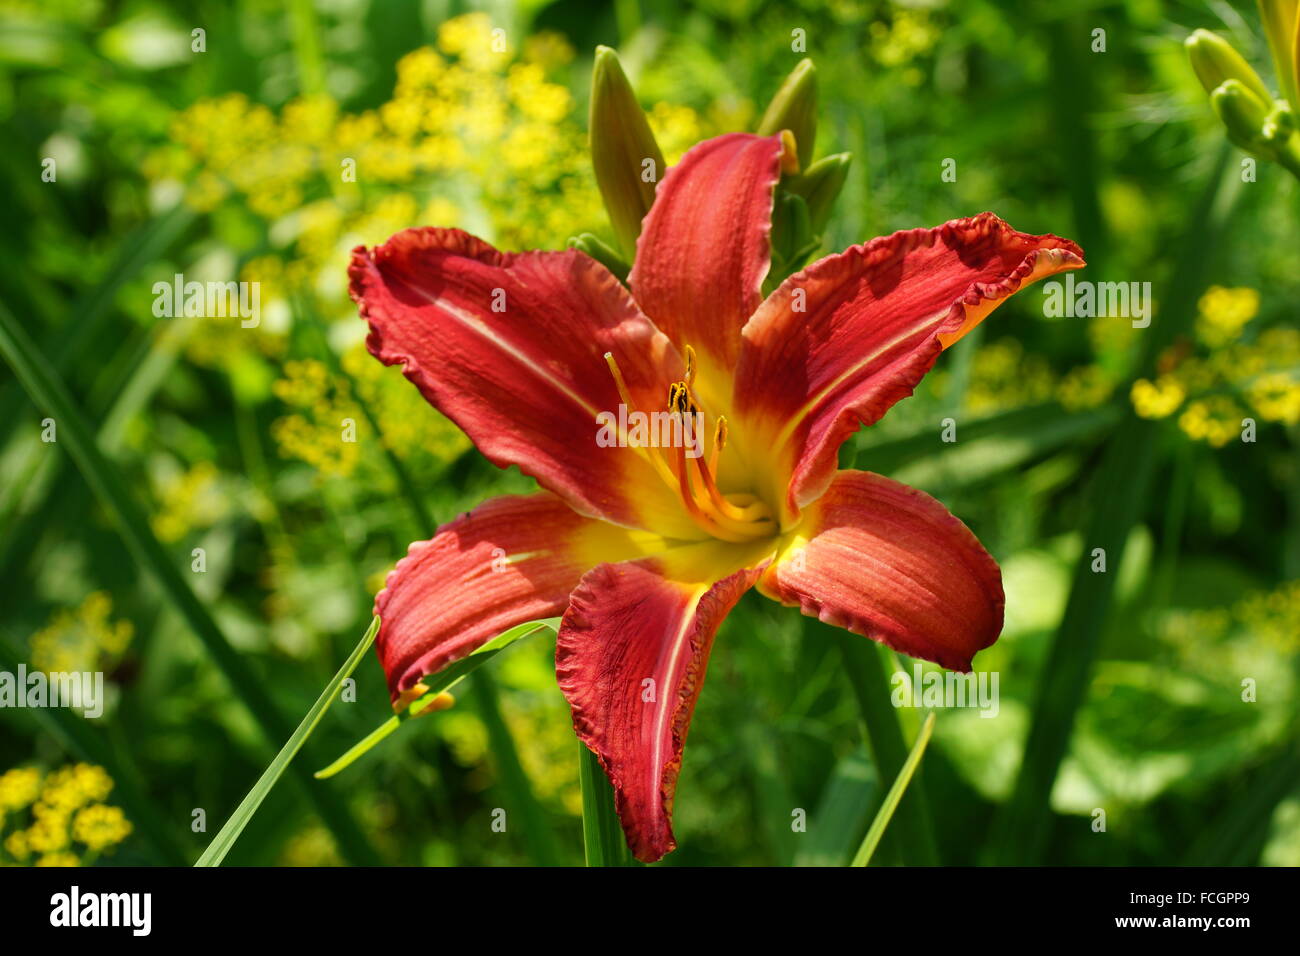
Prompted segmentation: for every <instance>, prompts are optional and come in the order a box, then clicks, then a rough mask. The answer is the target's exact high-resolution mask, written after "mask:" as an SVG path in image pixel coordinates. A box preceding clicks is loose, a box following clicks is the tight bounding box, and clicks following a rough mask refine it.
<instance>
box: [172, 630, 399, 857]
mask: <svg viewBox="0 0 1300 956" xmlns="http://www.w3.org/2000/svg"><path fill="white" fill-rule="evenodd" d="M378 633H379V618H375V619H374V620H373V621H371V622H370V627H369V628H368V629H367V630H366V633H365V635H364V636H362V638H361V640H360V642H358V644H357V646H356V647H355V648H353V650H352V653H351V654H349V655H348V659H347V660H346V661H344V662H343V666H342V667H340V668H339V669H338V673H336V674H335V675H334V678H333V679H332V680H331V681H330V682H329V683H328V684H326V685H325V689H324V690H323V691H321V693H320V696H319V697H317V698H316V703H314V704H312V705H311V710H309V711H307V716H306V717H304V718H303V719H302V723H300V724H299V725H298V729H297V730H295V731H294V732H293V734H292V736H290V737H289V739H288V740H287V741H286V742H285V745H284V746H283V747H281V748H280V752H279V753H278V754H276V755H275V759H274V760H272V761H271V763H270V765H269V766H268V767H267V768H266V770H264V771H263V772H262V776H261V777H259V778H258V780H257V783H255V784H253V789H252V790H250V791H248V796H246V797H244V799H243V800H242V801H240V804H239V806H237V807H236V808H235V812H234V813H232V814H231V815H230V819H229V820H227V821H226V823H225V825H224V826H223V827H222V828H221V830H220V831H219V832H218V833H217V835H216V836H215V837H213V838H212V842H211V843H209V844H208V848H207V849H206V850H204V851H203V855H202V856H200V857H199V859H198V862H196V863H195V864H194V865H195V866H220V865H221V861H222V860H224V859H225V858H226V854H227V853H228V852H230V848H231V847H232V846H234V845H235V841H236V840H238V839H239V834H241V833H243V832H244V827H246V826H248V821H250V820H251V819H253V814H255V813H256V812H257V808H258V807H260V806H261V805H262V801H263V800H265V799H266V797H267V794H269V793H270V792H271V790H272V789H273V788H274V787H275V785H276V784H277V783H279V782H280V778H281V777H282V776H284V772H285V770H286V769H288V767H289V764H290V763H291V762H292V761H293V758H294V757H296V756H297V755H298V751H299V750H301V749H302V745H303V744H304V743H306V741H307V738H308V737H310V736H311V734H312V731H314V730H315V729H316V725H317V724H319V723H320V720H321V718H322V717H324V716H325V711H327V710H329V708H330V704H332V703H334V701H335V699H336V698H337V697H338V695H339V688H341V687H342V686H343V681H345V680H346V679H347V678H348V677H349V676H351V674H352V672H353V671H354V670H356V667H357V664H359V663H360V662H361V658H362V657H363V656H364V655H365V653H366V652H367V651H368V650H370V645H371V644H373V643H374V642H375V635H376V634H378Z"/></svg>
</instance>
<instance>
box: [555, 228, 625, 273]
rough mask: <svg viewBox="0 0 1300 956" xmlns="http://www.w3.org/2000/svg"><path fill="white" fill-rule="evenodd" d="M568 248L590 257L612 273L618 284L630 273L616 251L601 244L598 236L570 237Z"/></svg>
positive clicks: (580, 234)
mask: <svg viewBox="0 0 1300 956" xmlns="http://www.w3.org/2000/svg"><path fill="white" fill-rule="evenodd" d="M569 248H570V249H577V250H578V251H579V252H584V253H586V254H587V255H589V256H591V258H593V259H595V260H596V261H597V262H599V263H600V264H601V265H603V266H604V267H605V268H606V269H608V270H609V271H610V272H612V273H614V275H616V276H617V277H618V281H619V282H625V281H627V274H628V273H629V272H631V271H632V270H631V267H630V266H629V265H628V264H627V263H626V262H625V261H624V260H623V257H622V256H620V255H619V254H618V252H617V251H615V250H614V249H611V248H610V247H609V246H608V245H606V244H605V243H604V242H602V241H601V239H600V237H599V236H595V235H593V234H592V233H590V232H583V233H579V234H578V235H576V236H573V237H571V238H570V239H569Z"/></svg>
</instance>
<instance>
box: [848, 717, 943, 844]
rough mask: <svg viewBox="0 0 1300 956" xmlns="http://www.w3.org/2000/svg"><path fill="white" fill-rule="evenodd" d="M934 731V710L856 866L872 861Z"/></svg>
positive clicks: (886, 801)
mask: <svg viewBox="0 0 1300 956" xmlns="http://www.w3.org/2000/svg"><path fill="white" fill-rule="evenodd" d="M933 731H934V711H930V716H929V717H927V718H925V723H924V724H922V725H921V732H920V733H919V734H917V735H916V743H914V744H912V752H911V753H910V754H908V755H907V761H906V762H905V763H904V764H903V767H902V769H901V770H899V771H898V776H897V777H895V778H894V785H893V786H892V787H890V788H889V793H887V794H885V802H884V803H882V804H881V805H880V809H879V810H877V811H876V818H875V819H874V820H872V821H871V826H870V827H869V828H868V829H867V835H866V836H865V837H863V838H862V845H861V846H860V847H858V852H857V853H856V854H855V855H854V857H853V865H854V866H866V865H867V864H868V863H870V862H871V857H872V854H874V853H875V852H876V847H877V846H879V844H880V838H881V837H882V836H884V835H885V828H886V827H887V826H889V821H890V820H892V819H893V818H894V811H895V810H897V809H898V804H899V802H900V801H901V800H902V799H903V793H904V792H905V791H906V790H907V785H908V784H909V783H911V781H912V774H914V773H916V768H917V766H918V765H919V764H920V763H921V757H923V756H924V755H925V747H926V744H928V743H929V742H930V734H931V733H932V732H933Z"/></svg>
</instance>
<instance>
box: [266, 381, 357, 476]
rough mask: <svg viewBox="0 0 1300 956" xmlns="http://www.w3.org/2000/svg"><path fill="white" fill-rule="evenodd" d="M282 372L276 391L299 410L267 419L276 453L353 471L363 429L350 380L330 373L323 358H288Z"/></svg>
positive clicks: (329, 470) (335, 471)
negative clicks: (278, 417) (269, 421)
mask: <svg viewBox="0 0 1300 956" xmlns="http://www.w3.org/2000/svg"><path fill="white" fill-rule="evenodd" d="M284 374H285V377H284V378H282V379H280V380H278V381H277V382H276V383H275V386H274V391H275V394H276V396H277V397H278V398H279V399H280V400H281V401H282V402H284V403H285V404H286V405H290V406H292V407H294V408H296V409H298V410H299V411H298V412H297V413H295V414H292V415H288V416H286V417H284V418H280V419H277V420H276V421H275V422H273V423H272V424H271V437H272V438H274V439H275V442H276V444H277V445H279V447H280V454H282V455H284V456H285V457H286V458H297V459H300V460H302V461H305V462H307V464H309V465H311V466H313V467H314V468H316V469H318V470H319V471H321V472H324V473H325V474H328V475H341V476H343V475H350V474H352V472H353V470H354V469H355V468H356V465H357V460H358V457H359V447H360V442H361V441H362V439H363V436H364V434H365V433H364V432H363V428H362V426H363V424H364V423H363V421H362V418H363V416H362V415H361V411H360V409H359V408H357V406H356V404H355V403H354V402H353V401H352V397H351V389H350V388H349V387H348V383H347V382H346V381H344V380H342V379H338V378H336V377H334V376H332V375H330V372H329V369H328V368H327V367H326V365H325V363H324V362H320V361H317V360H316V359H298V360H295V361H290V362H286V363H285V366H284ZM345 439H351V440H350V441H349V440H345Z"/></svg>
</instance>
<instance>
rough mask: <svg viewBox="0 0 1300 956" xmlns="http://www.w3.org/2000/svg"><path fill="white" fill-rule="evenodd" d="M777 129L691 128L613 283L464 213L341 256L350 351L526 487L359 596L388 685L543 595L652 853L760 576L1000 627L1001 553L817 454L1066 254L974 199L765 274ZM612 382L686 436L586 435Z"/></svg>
mask: <svg viewBox="0 0 1300 956" xmlns="http://www.w3.org/2000/svg"><path fill="white" fill-rule="evenodd" d="M792 145H793V144H792V142H791V138H790V137H788V136H786V137H785V138H784V139H783V137H782V135H780V134H777V135H773V136H759V135H751V134H743V133H732V134H728V135H725V136H720V137H718V138H716V139H711V140H707V141H705V142H702V143H700V144H698V145H696V146H695V147H694V148H693V149H691V150H690V152H688V153H687V154H686V156H685V157H683V159H682V161H681V163H680V164H679V165H677V166H676V167H673V168H672V169H670V170H669V171H668V173H667V174H666V176H665V177H664V179H663V181H662V183H661V184H660V187H659V189H658V191H657V194H656V196H655V199H654V202H653V205H652V207H651V209H650V212H649V213H648V214H647V215H646V217H645V220H644V223H643V228H642V232H641V235H640V238H639V239H638V240H637V243H636V257H635V263H634V266H633V268H632V271H631V274H630V275H629V277H628V283H627V287H624V286H623V285H622V284H621V283H620V282H619V281H618V279H617V278H615V276H614V275H612V274H611V273H610V272H609V271H607V269H606V268H605V267H604V266H602V265H600V264H599V263H597V262H596V261H595V260H593V259H591V258H589V257H587V256H586V255H584V254H582V253H581V252H578V251H576V250H572V249H570V250H567V251H564V252H523V253H503V252H499V251H497V250H496V249H494V248H493V247H492V246H490V245H488V244H487V243H485V242H483V241H481V240H479V239H477V238H475V237H474V236H471V235H468V234H467V233H464V232H461V231H459V230H454V229H436V228H425V229H410V230H406V231H404V232H400V233H398V234H397V235H395V236H393V237H392V238H391V239H389V241H388V242H386V243H385V244H383V245H381V246H379V247H376V248H372V249H367V248H365V247H359V248H358V249H356V250H355V251H354V253H353V259H352V263H351V267H350V276H351V292H352V296H353V298H354V299H355V300H356V302H357V303H358V305H359V307H360V311H361V314H362V316H363V317H364V318H365V319H366V320H367V321H368V322H369V323H370V330H371V331H370V336H369V338H368V341H367V344H368V346H369V349H370V351H371V352H372V353H373V354H374V355H375V356H376V357H377V358H378V359H379V360H380V361H382V362H384V363H385V364H389V365H393V364H400V365H402V367H403V370H404V373H405V375H406V376H407V378H409V379H410V380H411V381H412V382H413V383H414V384H415V385H416V387H418V388H419V389H420V391H421V392H422V393H423V395H424V397H425V398H426V399H427V400H428V401H429V402H430V403H431V404H432V405H434V406H435V407H436V408H437V409H439V410H440V411H441V412H442V413H443V414H445V415H446V416H447V417H449V418H450V419H452V421H454V422H455V423H456V424H457V425H459V426H460V428H462V429H463V430H464V431H465V433H466V434H467V435H468V436H469V437H470V438H471V439H472V440H473V442H474V443H475V445H477V446H478V448H479V449H480V451H482V452H483V454H484V455H486V456H487V457H488V458H489V459H490V460H491V461H492V462H494V463H495V464H497V465H498V466H501V467H506V466H509V465H517V466H518V467H519V468H520V469H521V470H522V471H524V472H525V473H527V474H529V475H531V476H533V477H534V478H535V479H536V480H537V481H538V483H539V484H540V485H541V487H542V488H543V489H544V490H543V491H540V492H538V493H536V494H531V495H519V496H508V497H502V498H496V499H493V500H491V501H487V502H485V503H484V504H482V505H480V506H479V507H478V508H476V509H475V510H473V511H471V512H469V513H467V514H465V515H463V516H461V517H459V518H457V519H456V520H454V521H452V522H450V523H449V524H447V525H445V526H443V527H442V528H440V529H439V530H438V532H437V533H436V534H435V535H434V536H433V538H432V539H430V540H428V541H422V542H418V543H416V544H413V545H412V546H411V548H410V552H409V554H408V555H407V557H406V558H404V559H403V560H402V561H400V562H399V563H398V565H397V568H396V569H395V570H394V571H393V572H392V573H391V574H390V575H389V577H388V581H387V586H386V588H385V589H384V590H383V591H382V592H381V593H380V594H379V595H378V597H377V598H376V600H375V613H376V614H377V615H378V616H379V617H380V618H381V619H382V626H381V629H380V632H379V636H378V639H377V648H378V651H379V656H380V660H381V661H382V663H383V666H384V669H385V672H386V674H387V677H388V682H389V688H390V691H391V694H392V698H393V701H394V706H396V707H401V706H403V705H404V704H406V703H408V702H410V701H411V700H413V699H415V698H416V697H418V696H420V694H421V693H422V691H423V689H424V688H423V687H422V685H421V681H422V679H423V678H424V677H426V676H427V675H430V674H434V673H436V672H438V671H439V670H441V669H442V668H444V667H446V666H447V665H448V664H450V663H451V662H453V661H456V660H458V659H460V658H462V657H464V656H465V655H467V654H469V653H471V652H472V651H473V650H475V649H476V648H477V647H479V646H481V645H482V644H483V643H485V642H486V641H488V640H490V639H491V638H493V637H495V636H496V635H497V634H499V633H501V632H502V631H504V630H506V629H507V628H509V627H512V626H514V625H516V624H520V623H523V622H526V621H531V620H536V619H539V618H544V617H548V616H554V615H559V614H562V615H563V619H562V622H561V625H560V629H559V636H558V640H557V648H556V671H557V674H558V677H559V685H560V688H561V689H562V691H563V693H564V695H565V696H566V698H567V699H568V701H569V704H570V706H571V708H572V711H573V721H574V726H575V728H576V730H577V733H578V736H579V737H580V738H581V739H582V741H583V742H584V743H585V744H586V745H587V746H588V747H589V748H591V750H592V751H593V752H594V753H595V754H596V755H597V756H598V757H599V759H600V761H601V763H602V765H603V766H604V768H605V771H606V773H607V774H608V776H609V778H610V781H611V783H612V784H613V786H614V791H615V800H616V805H617V809H618V812H619V816H620V818H621V820H622V822H623V827H624V831H625V833H626V835H627V839H628V843H629V846H630V847H631V849H632V851H633V852H634V853H635V855H636V856H637V857H638V858H639V859H641V860H645V861H653V860H657V859H659V858H661V857H662V856H663V855H664V854H665V853H667V852H669V851H670V850H672V849H673V848H674V846H675V843H674V839H673V834H672V828H671V814H672V805H673V797H674V792H675V789H676V781H677V775H678V770H679V768H680V766H681V759H682V748H683V745H684V743H685V740H686V734H687V729H688V726H689V723H690V719H691V714H692V711H693V710H694V705H695V701H696V699H697V697H698V695H699V693H700V689H701V687H702V685H703V681H704V674H705V668H706V666H707V663H708V658H709V653H710V650H711V646H712V643H713V637H714V634H715V633H716V632H717V629H718V626H719V624H720V623H721V622H722V620H723V618H724V617H725V616H726V615H727V613H728V612H729V611H730V610H731V608H732V607H733V606H734V605H735V604H736V602H737V601H738V600H739V599H740V597H741V595H742V594H744V592H745V591H747V590H749V589H750V588H751V587H757V588H758V590H759V591H760V592H761V593H762V594H764V595H766V596H767V597H769V598H772V599H774V600H777V601H779V602H780V603H782V604H784V605H788V606H795V607H799V608H800V609H801V610H802V611H803V613H805V614H808V615H813V616H816V617H818V618H820V619H821V620H823V621H827V622H829V623H833V624H836V625H839V626H841V627H845V628H847V629H848V630H850V631H853V632H855V633H859V634H864V635H866V636H868V637H871V638H873V639H875V640H878V641H881V642H883V643H884V644H887V645H889V646H890V647H893V648H896V649H897V650H899V651H901V652H903V653H906V654H908V655H911V656H913V657H919V658H924V659H926V660H930V661H935V662H937V663H939V664H941V665H943V666H944V667H949V668H953V669H958V670H968V669H969V668H970V665H971V658H972V657H973V655H974V654H975V653H976V652H977V651H979V650H980V649H981V648H984V647H987V646H988V645H990V644H992V643H993V642H994V641H995V640H996V639H997V636H998V634H999V633H1000V631H1001V628H1002V617H1003V593H1002V584H1001V575H1000V572H999V570H998V567H997V564H996V563H995V562H994V560H993V558H992V557H990V556H989V555H988V554H987V553H986V552H985V550H984V549H983V547H982V546H981V545H980V543H979V542H978V541H977V540H976V538H975V536H974V535H973V534H972V533H971V532H970V531H969V530H968V529H967V528H966V526H965V525H964V524H962V523H961V521H959V520H958V519H957V518H956V517H954V516H953V515H952V514H950V513H949V512H948V511H947V510H946V509H945V508H944V507H943V506H942V505H941V504H939V503H938V502H937V501H935V500H934V499H933V498H931V497H929V496H928V495H926V494H924V493H922V492H921V491H918V490H916V489H914V488H910V487H907V486H906V485H902V484H899V483H898V482H895V481H892V480H890V479H888V478H885V477H882V476H881V475H877V474H872V473H870V472H864V471H848V470H839V469H838V468H837V456H838V452H839V450H840V446H841V445H842V444H843V443H844V441H845V439H846V438H848V437H849V435H851V434H852V433H853V432H854V431H855V430H857V429H858V428H859V427H861V426H863V425H870V424H872V423H874V422H876V421H878V420H879V419H880V418H881V417H882V416H883V415H884V414H885V413H886V412H887V411H888V410H889V408H890V407H891V406H892V405H893V404H894V403H895V402H897V401H898V400H900V399H902V398H905V397H906V396H908V395H910V394H911V393H912V390H913V389H914V388H915V386H916V384H917V383H918V382H919V381H920V380H921V378H922V377H923V376H924V375H925V374H926V372H927V371H929V369H930V368H931V367H932V366H933V365H934V363H935V361H936V359H937V358H938V357H939V354H940V352H942V351H943V350H944V349H945V348H947V347H948V346H950V345H952V344H953V343H954V342H956V341H957V340H958V339H960V338H961V337H962V336H963V335H965V334H966V333H967V332H969V331H970V330H971V329H973V328H974V327H975V326H976V325H978V324H979V323H980V322H981V321H983V319H984V318H985V317H987V316H988V314H989V313H990V312H992V311H993V310H994V309H995V308H997V306H998V305H1000V304H1001V303H1002V302H1003V301H1004V300H1005V299H1006V298H1007V297H1008V296H1010V295H1012V294H1013V293H1015V292H1016V291H1018V290H1019V289H1021V288H1023V287H1024V286H1026V285H1028V284H1029V283H1031V282H1034V281H1036V280H1038V279H1041V278H1043V277H1045V276H1048V275H1052V274H1054V273H1057V272H1061V271H1063V270H1067V269H1077V268H1081V267H1082V266H1083V264H1084V263H1083V258H1082V252H1081V250H1080V249H1079V248H1078V246H1076V245H1075V244H1074V243H1072V242H1070V241H1069V240H1066V239H1060V238H1058V237H1056V236H1052V235H1042V236H1034V235H1027V234H1025V233H1021V232H1017V231H1015V230H1014V229H1012V228H1011V227H1010V226H1008V225H1007V224H1006V223H1005V222H1003V221H1002V220H1001V219H999V218H997V217H996V216H994V215H993V214H991V213H984V214H982V215H979V216H975V217H973V218H969V219H959V220H955V221H952V222H949V223H946V224H945V225H943V226H940V227H938V228H935V229H913V230H908V231H904V232H898V233H895V234H894V235H891V236H886V237H883V238H880V239H875V240H873V241H871V242H868V243H866V244H864V245H859V246H854V247H852V248H850V249H848V250H847V251H845V252H843V253H840V254H838V255H831V256H827V257H826V258H823V259H821V260H820V261H818V262H816V263H814V264H812V265H811V266H809V267H807V268H806V269H804V270H803V271H802V272H799V273H796V274H795V275H793V276H791V277H790V278H788V279H786V280H785V281H784V282H782V283H781V284H780V286H778V287H777V288H776V289H775V291H773V292H772V293H771V295H769V296H767V298H766V299H764V298H763V297H762V295H761V293H760V288H761V286H762V283H763V280H764V277H765V276H766V274H767V272H768V268H769V256H770V248H769V241H770V238H769V237H770V230H771V218H772V209H773V192H774V188H775V186H776V184H777V182H778V180H779V178H780V176H781V173H782V168H783V163H784V164H785V168H786V169H787V170H789V169H790V168H791V166H792V165H793V163H794V157H793V156H792V155H791V152H790V151H791V146H792ZM620 405H622V406H624V407H625V409H626V410H627V411H628V412H629V413H631V412H635V411H641V412H643V413H652V412H663V411H665V410H666V411H667V412H668V413H669V414H670V415H674V416H679V421H680V422H684V423H686V430H685V431H684V432H683V433H682V434H685V435H687V436H688V437H689V436H691V435H693V434H694V435H695V437H696V438H698V439H700V441H699V444H698V447H690V442H688V441H683V442H679V443H678V447H663V446H662V445H658V446H655V445H653V443H649V442H637V441H622V440H621V441H619V442H617V443H612V444H611V443H609V442H598V441H597V435H598V431H599V429H598V425H597V421H598V416H600V415H601V413H605V412H608V413H616V410H617V409H618V408H619V406H620ZM604 420H606V421H608V420H609V419H608V417H606V418H605V419H604ZM692 422H702V423H703V429H702V430H700V431H698V433H695V432H693V431H692V430H691V428H690V423H692ZM620 427H621V426H620ZM619 437H620V439H626V438H627V437H628V436H627V435H626V434H620V436H619ZM704 437H711V441H709V442H704V441H703V440H702V439H703V438H704ZM607 446H609V447H607Z"/></svg>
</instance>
